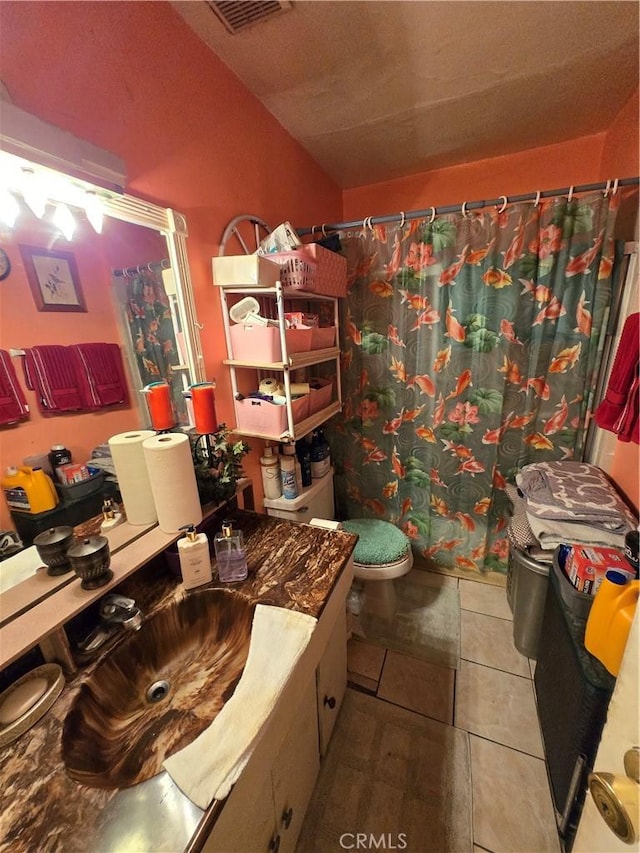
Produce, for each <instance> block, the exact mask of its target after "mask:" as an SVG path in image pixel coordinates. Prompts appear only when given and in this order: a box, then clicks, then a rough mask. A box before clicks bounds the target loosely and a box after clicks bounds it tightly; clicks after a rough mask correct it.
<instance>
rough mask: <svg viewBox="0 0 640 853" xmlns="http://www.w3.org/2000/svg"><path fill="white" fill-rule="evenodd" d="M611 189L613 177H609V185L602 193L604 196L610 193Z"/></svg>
mask: <svg viewBox="0 0 640 853" xmlns="http://www.w3.org/2000/svg"><path fill="white" fill-rule="evenodd" d="M610 190H611V178H609V180H608V181H607V186H606V187H605V188H604V191H603V193H602V195H603V196H604V198H606V197H607V196H608V195H609V192H610Z"/></svg>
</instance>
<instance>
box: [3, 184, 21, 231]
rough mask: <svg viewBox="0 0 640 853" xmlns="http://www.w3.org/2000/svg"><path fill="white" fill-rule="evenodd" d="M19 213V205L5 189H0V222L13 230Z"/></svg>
mask: <svg viewBox="0 0 640 853" xmlns="http://www.w3.org/2000/svg"><path fill="white" fill-rule="evenodd" d="M19 213H20V205H19V204H18V202H17V201H16V199H15V197H14V196H13V195H12V194H11V193H10V192H9V190H6V189H0V222H2V223H4V225H6V226H7V228H13V226H14V225H15V224H16V219H17V218H18V214H19Z"/></svg>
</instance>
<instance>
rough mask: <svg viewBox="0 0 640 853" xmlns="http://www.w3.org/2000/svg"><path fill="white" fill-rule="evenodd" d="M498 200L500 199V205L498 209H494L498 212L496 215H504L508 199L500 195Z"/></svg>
mask: <svg viewBox="0 0 640 853" xmlns="http://www.w3.org/2000/svg"><path fill="white" fill-rule="evenodd" d="M500 198H501V199H502V204H501V205H500V207H498V205H496V208H497V210H498V213H504V212H505V210H506V208H507V203H508V201H509V199H508V198H507V197H506V195H501V196H500Z"/></svg>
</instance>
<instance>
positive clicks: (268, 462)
mask: <svg viewBox="0 0 640 853" xmlns="http://www.w3.org/2000/svg"><path fill="white" fill-rule="evenodd" d="M260 470H261V472H262V488H263V490H264V496H265V498H269V499H275V498H279V497H280V496H281V495H282V483H281V481H280V463H279V462H278V457H277V456H274V455H273V450H272V449H271V447H270V446H269V445H268V444H267V446H266V447H265V449H264V455H263V456H261V457H260Z"/></svg>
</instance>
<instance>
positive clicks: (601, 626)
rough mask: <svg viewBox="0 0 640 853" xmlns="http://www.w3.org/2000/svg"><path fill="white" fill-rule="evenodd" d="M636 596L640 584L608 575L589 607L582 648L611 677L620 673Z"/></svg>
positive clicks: (625, 578) (619, 576)
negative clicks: (602, 665) (589, 653)
mask: <svg viewBox="0 0 640 853" xmlns="http://www.w3.org/2000/svg"><path fill="white" fill-rule="evenodd" d="M639 595H640V581H630V580H629V578H628V577H627V575H626V574H624V573H623V572H617V571H609V572H607V574H606V575H605V577H604V578H603V580H602V583H601V584H600V588H599V589H598V592H597V593H596V596H595V599H594V601H593V604H592V605H591V610H590V612H589V618H588V619H587V627H586V630H585V635H584V645H585V648H586V649H587V651H589V652H591V654H592V655H593V656H594V657H596V658H598V660H599V661H600V662H601V663H602V664H604V666H605V668H606V669H607V670H608V672H610V673H611V675H616V676H617V674H618V672H619V670H620V663H621V661H622V655H623V654H624V650H625V646H626V645H627V639H628V637H629V631H630V629H631V623H632V621H633V616H634V614H635V611H636V605H637V603H638V596H639Z"/></svg>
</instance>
